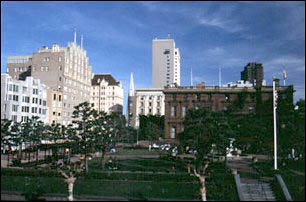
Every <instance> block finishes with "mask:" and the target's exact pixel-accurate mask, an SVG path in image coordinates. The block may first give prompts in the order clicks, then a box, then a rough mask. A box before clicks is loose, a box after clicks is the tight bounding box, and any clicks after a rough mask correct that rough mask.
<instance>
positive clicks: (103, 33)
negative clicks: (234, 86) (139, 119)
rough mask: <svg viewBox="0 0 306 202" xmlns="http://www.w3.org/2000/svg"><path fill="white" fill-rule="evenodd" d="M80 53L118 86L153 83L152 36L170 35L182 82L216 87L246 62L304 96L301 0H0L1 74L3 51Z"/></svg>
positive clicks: (234, 78)
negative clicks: (78, 47) (67, 49)
mask: <svg viewBox="0 0 306 202" xmlns="http://www.w3.org/2000/svg"><path fill="white" fill-rule="evenodd" d="M74 29H76V32H77V43H78V44H81V40H80V39H81V35H83V47H84V49H85V50H86V51H87V54H88V57H89V63H90V64H91V65H92V70H93V73H95V74H101V73H102V74H103V73H111V74H112V75H113V76H114V77H115V78H116V79H117V80H119V81H121V82H122V84H123V87H124V109H123V112H124V113H125V112H126V105H127V97H128V90H129V79H130V73H131V72H133V74H134V83H135V89H137V88H143V87H151V86H152V40H153V39H154V38H158V39H166V38H168V34H170V38H172V39H174V40H175V42H176V46H177V47H179V49H180V55H181V85H183V86H184V85H190V71H191V68H192V71H193V75H194V77H193V81H194V85H195V84H196V83H198V82H201V81H204V82H205V84H206V85H218V82H219V80H218V75H219V68H220V67H221V69H222V84H225V83H227V82H231V81H237V80H239V79H240V72H241V71H242V70H243V68H244V66H246V64H247V63H249V62H256V63H262V64H263V67H264V79H265V80H266V81H267V84H268V85H272V77H273V76H276V77H278V78H280V79H282V70H283V65H284V66H285V70H286V72H287V80H286V84H287V85H291V84H293V85H294V89H295V90H296V92H295V94H294V98H295V102H296V101H297V100H298V99H299V98H303V99H305V56H304V55H305V3H304V2H231V3H228V2H191V3H188V2H115V3H113V2H1V35H2V37H1V44H2V45H1V64H2V66H1V72H5V71H6V61H7V56H19V55H32V53H33V52H35V51H37V50H38V49H39V48H41V47H42V46H44V45H47V46H49V47H51V46H52V44H53V43H58V44H60V46H66V45H67V43H68V42H72V41H73V39H74V35H73V33H74Z"/></svg>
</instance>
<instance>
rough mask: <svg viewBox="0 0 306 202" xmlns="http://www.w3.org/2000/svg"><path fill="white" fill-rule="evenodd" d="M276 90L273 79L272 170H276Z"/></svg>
mask: <svg viewBox="0 0 306 202" xmlns="http://www.w3.org/2000/svg"><path fill="white" fill-rule="evenodd" d="M277 98H278V95H277V91H276V89H275V80H274V79H273V120H274V170H277V139H276V138H277V130H276V108H277Z"/></svg>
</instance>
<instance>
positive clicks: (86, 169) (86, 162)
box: [85, 155, 88, 173]
mask: <svg viewBox="0 0 306 202" xmlns="http://www.w3.org/2000/svg"><path fill="white" fill-rule="evenodd" d="M85 171H86V173H88V159H87V155H85Z"/></svg>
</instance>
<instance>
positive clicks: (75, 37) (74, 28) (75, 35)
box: [73, 28, 76, 44]
mask: <svg viewBox="0 0 306 202" xmlns="http://www.w3.org/2000/svg"><path fill="white" fill-rule="evenodd" d="M73 42H74V43H75V44H76V29H75V28H74V40H73Z"/></svg>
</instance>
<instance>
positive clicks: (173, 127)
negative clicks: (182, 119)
mask: <svg viewBox="0 0 306 202" xmlns="http://www.w3.org/2000/svg"><path fill="white" fill-rule="evenodd" d="M175 135H176V127H175V126H172V128H171V138H172V139H174V138H175Z"/></svg>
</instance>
